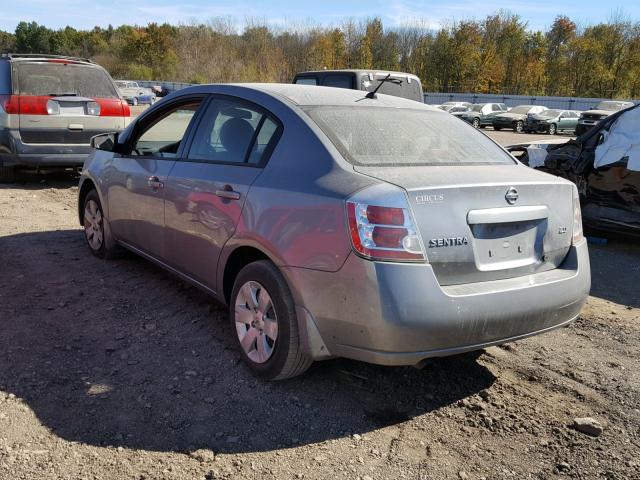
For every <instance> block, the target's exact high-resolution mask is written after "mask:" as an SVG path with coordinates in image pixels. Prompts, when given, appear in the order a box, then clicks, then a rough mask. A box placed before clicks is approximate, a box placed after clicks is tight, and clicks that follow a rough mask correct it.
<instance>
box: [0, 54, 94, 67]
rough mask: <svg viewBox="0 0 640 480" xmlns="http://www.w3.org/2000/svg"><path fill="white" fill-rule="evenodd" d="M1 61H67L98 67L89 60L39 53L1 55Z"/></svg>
mask: <svg viewBox="0 0 640 480" xmlns="http://www.w3.org/2000/svg"><path fill="white" fill-rule="evenodd" d="M0 59H2V60H9V61H12V62H15V61H19V62H50V61H56V60H68V61H69V62H73V63H78V64H86V65H92V66H99V65H98V64H96V63H95V62H94V61H92V60H91V59H89V58H83V57H73V56H67V55H46V54H39V53H3V54H2V55H1V56H0Z"/></svg>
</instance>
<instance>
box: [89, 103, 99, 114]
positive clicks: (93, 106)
mask: <svg viewBox="0 0 640 480" xmlns="http://www.w3.org/2000/svg"><path fill="white" fill-rule="evenodd" d="M87 115H93V116H96V117H98V116H100V105H99V104H98V102H87Z"/></svg>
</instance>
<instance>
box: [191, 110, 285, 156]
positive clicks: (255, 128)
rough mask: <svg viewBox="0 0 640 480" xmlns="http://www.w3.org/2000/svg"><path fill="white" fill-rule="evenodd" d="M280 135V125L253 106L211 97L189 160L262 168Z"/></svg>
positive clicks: (197, 131)
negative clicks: (260, 166)
mask: <svg viewBox="0 0 640 480" xmlns="http://www.w3.org/2000/svg"><path fill="white" fill-rule="evenodd" d="M280 132H281V127H280V123H279V122H277V121H276V120H275V118H274V117H273V116H272V115H271V114H269V113H267V112H266V111H264V110H263V109H261V108H260V107H258V106H257V105H253V104H249V103H248V102H244V101H241V100H235V99H231V98H214V99H213V100H212V101H211V102H210V103H209V106H208V107H207V111H206V112H205V114H204V115H203V117H202V121H201V122H200V125H199V126H198V129H197V130H196V132H195V135H194V138H193V143H192V144H191V148H190V151H189V159H191V160H205V161H210V162H216V163H236V164H249V165H262V164H264V163H265V162H266V160H267V159H268V157H269V155H270V153H271V151H272V150H273V148H274V146H275V143H276V142H277V140H278V138H279V136H280Z"/></svg>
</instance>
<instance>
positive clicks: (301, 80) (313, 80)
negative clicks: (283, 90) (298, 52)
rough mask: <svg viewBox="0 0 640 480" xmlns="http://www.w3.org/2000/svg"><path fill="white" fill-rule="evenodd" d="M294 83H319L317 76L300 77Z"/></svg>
mask: <svg viewBox="0 0 640 480" xmlns="http://www.w3.org/2000/svg"><path fill="white" fill-rule="evenodd" d="M294 83H296V84H297V85H318V79H317V78H316V77H298V78H296V81H295V82H294Z"/></svg>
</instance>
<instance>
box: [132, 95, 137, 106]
mask: <svg viewBox="0 0 640 480" xmlns="http://www.w3.org/2000/svg"><path fill="white" fill-rule="evenodd" d="M131 103H132V104H133V106H134V107H136V106H137V105H138V99H137V98H136V97H133V100H131Z"/></svg>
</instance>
